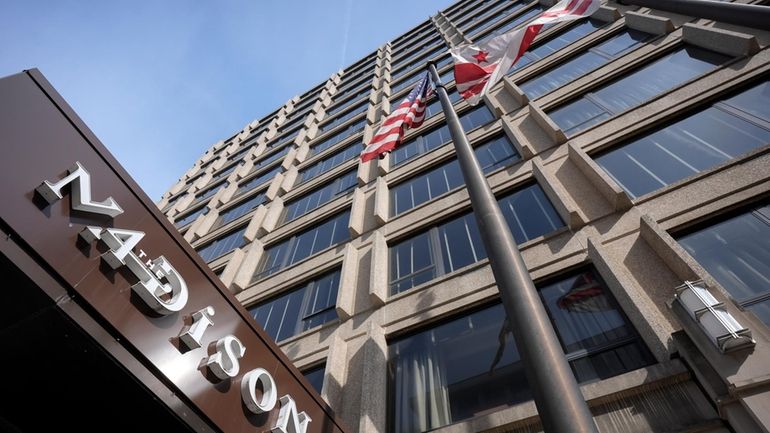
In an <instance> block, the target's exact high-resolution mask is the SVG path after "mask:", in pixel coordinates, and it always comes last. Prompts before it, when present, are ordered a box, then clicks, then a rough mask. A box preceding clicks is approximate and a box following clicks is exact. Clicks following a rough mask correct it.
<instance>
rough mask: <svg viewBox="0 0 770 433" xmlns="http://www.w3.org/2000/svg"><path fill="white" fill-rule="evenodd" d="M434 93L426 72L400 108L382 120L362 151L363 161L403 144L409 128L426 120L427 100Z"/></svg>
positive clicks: (417, 125)
mask: <svg viewBox="0 0 770 433" xmlns="http://www.w3.org/2000/svg"><path fill="white" fill-rule="evenodd" d="M432 94H433V86H432V85H431V82H430V78H429V77H428V73H427V72H426V73H425V76H424V77H423V78H422V80H420V82H419V83H417V85H416V86H415V87H414V89H412V91H411V92H409V95H407V96H406V99H404V100H403V101H402V102H401V103H400V104H399V105H398V108H396V109H395V110H393V112H392V113H390V116H388V117H386V118H385V120H383V121H382V125H380V129H378V130H377V132H376V133H375V134H374V137H372V140H371V141H370V142H369V145H368V146H366V149H364V151H363V152H361V161H363V162H366V161H369V160H370V159H374V158H375V157H377V156H379V155H382V154H383V153H386V152H390V151H391V150H393V149H395V148H396V146H398V145H399V144H401V139H402V138H403V137H404V131H405V130H406V129H407V128H417V127H419V126H420V125H422V121H423V120H425V105H426V101H427V100H428V99H430V96H431V95H432Z"/></svg>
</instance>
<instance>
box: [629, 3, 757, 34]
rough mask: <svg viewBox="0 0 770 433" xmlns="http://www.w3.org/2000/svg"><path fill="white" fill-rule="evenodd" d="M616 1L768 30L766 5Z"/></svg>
mask: <svg viewBox="0 0 770 433" xmlns="http://www.w3.org/2000/svg"><path fill="white" fill-rule="evenodd" d="M618 2H619V3H620V4H624V5H636V6H642V7H648V8H652V9H658V10H662V11H668V12H674V13H678V14H682V15H689V16H691V17H698V18H706V19H710V20H716V21H719V22H722V23H730V24H737V25H740V26H746V27H753V28H756V29H763V30H770V7H768V6H762V5H750V4H744V3H730V2H718V1H709V0H619V1H618Z"/></svg>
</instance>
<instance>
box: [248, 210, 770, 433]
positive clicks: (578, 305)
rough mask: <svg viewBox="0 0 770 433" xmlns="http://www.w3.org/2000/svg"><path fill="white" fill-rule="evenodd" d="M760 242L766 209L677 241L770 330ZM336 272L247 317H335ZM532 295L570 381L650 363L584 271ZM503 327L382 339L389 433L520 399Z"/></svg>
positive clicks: (766, 251)
mask: <svg viewBox="0 0 770 433" xmlns="http://www.w3.org/2000/svg"><path fill="white" fill-rule="evenodd" d="M769 239H770V205H761V206H758V207H756V208H753V209H751V210H750V211H748V212H744V213H742V214H739V215H737V216H733V217H731V218H729V219H727V220H725V221H722V222H719V223H717V224H714V225H712V226H710V227H707V228H705V229H701V230H698V231H696V232H694V233H691V234H688V235H685V236H681V237H679V239H678V240H679V242H680V243H681V244H682V245H683V246H684V247H685V249H687V251H688V252H689V253H690V254H691V255H693V257H695V258H696V260H698V261H699V263H701V264H702V265H703V266H704V267H705V268H706V269H707V271H709V273H711V274H712V276H714V277H715V278H716V279H717V280H718V281H719V282H720V284H721V285H722V286H724V287H725V288H726V289H727V290H728V291H730V293H731V295H732V296H733V297H735V298H736V300H738V302H739V303H741V305H744V306H745V307H746V308H748V309H749V310H750V311H752V312H754V313H755V314H757V316H758V317H759V318H761V319H762V320H763V321H764V322H765V323H768V324H770V302H768V301H770V289H768V287H770V284H769V283H770V266H768V265H767V264H768V263H770V241H768V240H769ZM339 272H340V271H339V269H337V270H334V271H332V272H331V273H328V274H325V275H322V276H320V277H318V278H316V279H314V280H312V281H310V282H308V283H305V284H303V285H302V286H300V287H299V288H295V289H292V290H290V291H289V292H287V293H285V294H282V295H279V296H278V297H276V298H274V299H271V300H269V301H267V302H265V303H262V304H260V305H258V306H256V307H253V308H251V310H250V311H251V313H252V315H253V316H254V317H255V319H256V320H257V322H258V323H260V324H261V325H262V326H263V327H264V328H265V329H266V330H267V332H268V334H270V335H271V336H273V337H274V338H275V339H276V340H278V341H281V340H284V339H286V338H289V337H291V336H293V335H297V334H299V333H301V332H303V331H305V330H308V329H312V328H314V327H316V326H320V325H321V324H323V323H328V322H330V321H333V320H336V319H337V315H336V312H335V311H334V304H335V301H336V298H337V294H338V291H339V281H340V274H339ZM537 291H538V295H539V297H540V300H541V302H542V303H543V305H544V306H545V308H546V311H547V312H548V316H549V317H550V319H551V322H552V324H553V325H554V329H555V331H556V333H557V336H558V338H559V341H560V343H561V345H562V348H563V350H564V353H565V355H566V357H567V359H568V361H569V364H570V366H571V368H572V371H573V373H574V374H575V377H576V379H577V380H578V382H580V383H587V382H592V381H596V380H601V379H605V378H608V377H612V376H615V375H618V374H622V373H624V372H627V371H632V370H635V369H638V368H641V367H644V366H646V365H650V364H652V363H654V358H653V357H652V355H651V354H650V352H649V350H648V349H647V348H646V347H645V345H644V344H643V342H642V341H641V339H640V338H639V336H638V334H637V332H636V331H635V330H634V328H633V327H632V326H631V324H630V323H629V320H628V318H627V317H626V315H625V314H624V312H623V311H622V310H621V308H620V307H619V306H618V304H617V301H615V299H614V297H613V296H612V294H611V293H610V291H609V290H608V289H607V287H606V284H605V283H604V282H603V281H602V279H601V278H600V276H599V275H598V274H597V272H596V271H595V270H593V269H592V268H587V269H581V270H578V271H576V272H573V273H570V274H568V275H567V276H564V277H560V278H558V279H555V280H553V281H551V282H546V283H543V284H538V285H537ZM503 323H505V312H504V310H503V308H502V305H501V304H499V303H495V304H493V305H491V306H486V307H483V308H481V309H478V310H476V311H472V312H470V313H464V314H462V315H460V316H459V317H454V318H451V319H449V320H446V321H444V322H442V323H439V324H438V325H434V326H431V327H430V328H428V329H422V330H419V331H417V332H414V333H412V334H411V335H407V336H404V337H399V338H397V339H391V340H389V342H388V370H387V371H388V406H389V410H388V413H389V414H390V416H389V422H390V427H389V430H392V431H396V432H423V431H427V430H430V429H434V428H438V427H442V426H444V425H447V424H450V423H453V422H457V421H460V420H464V419H468V418H471V417H474V416H476V415H479V414H482V413H486V412H489V411H490V410H499V409H500V408H502V407H507V406H511V405H514V404H518V403H521V402H524V401H527V400H530V399H531V398H532V393H531V390H530V387H529V384H528V382H527V379H526V375H525V373H524V370H523V366H522V364H521V358H520V355H519V353H518V351H517V349H516V344H515V341H513V339H512V337H510V335H507V336H506V337H503V338H502V340H501V338H500V335H502V334H501V325H502V324H503ZM315 372H316V373H318V372H317V370H316V371H315ZM321 376H322V373H321ZM316 379H317V381H318V382H319V383H322V382H323V379H322V377H321V379H320V380H319V379H318V378H317V377H316ZM482 397H483V398H482Z"/></svg>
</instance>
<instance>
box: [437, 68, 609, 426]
mask: <svg viewBox="0 0 770 433" xmlns="http://www.w3.org/2000/svg"><path fill="white" fill-rule="evenodd" d="M428 69H429V71H430V74H431V77H432V79H433V82H434V84H435V85H436V91H437V93H438V97H439V99H440V100H441V107H442V108H443V109H444V115H445V116H446V122H447V125H448V126H449V132H450V133H451V135H452V142H453V143H454V145H455V149H456V151H457V159H458V160H459V161H460V167H461V168H462V173H463V177H464V178H465V184H466V186H467V187H468V193H469V195H470V199H471V205H472V206H473V212H474V214H475V215H476V223H477V224H478V226H479V231H480V232H481V239H482V241H483V242H484V248H485V249H486V251H487V254H488V256H489V263H490V265H491V266H492V273H493V274H494V277H495V281H496V282H497V287H498V289H499V290H500V297H501V298H502V301H503V306H504V308H505V314H506V315H507V316H508V323H509V324H510V326H511V328H512V329H511V331H512V332H513V335H514V337H515V338H516V347H517V348H518V350H519V354H520V356H521V360H522V362H523V363H524V370H525V371H526V374H527V379H528V380H529V384H530V386H531V387H532V391H533V394H534V396H535V405H536V406H537V410H538V413H539V414H540V421H541V422H542V423H543V429H544V430H545V432H546V433H567V432H574V433H598V432H597V430H596V425H595V424H594V421H593V418H592V416H591V412H590V411H589V409H588V405H587V404H586V402H585V400H584V399H583V395H582V393H581V392H580V388H579V387H578V384H577V381H576V380H575V376H574V375H573V374H572V370H571V369H570V366H569V364H568V363H567V359H566V357H565V356H564V351H563V350H562V348H561V344H559V340H558V338H557V337H556V333H555V331H554V330H553V326H552V325H551V321H550V320H549V319H548V314H547V313H546V311H545V307H543V304H542V303H541V302H540V298H539V296H538V293H537V290H536V289H535V285H534V283H532V279H531V278H530V277H529V272H528V271H527V267H526V265H525V264H524V261H523V260H522V258H521V254H519V249H518V247H517V245H516V242H515V241H514V240H513V236H512V235H511V231H510V229H509V228H508V224H507V223H506V222H505V218H504V217H503V213H502V212H501V211H500V207H499V206H498V205H497V200H496V199H495V196H494V195H493V194H492V190H491V189H490V188H489V184H488V183H487V179H486V177H485V176H484V173H483V172H482V171H481V167H480V166H479V163H478V161H477V160H476V157H475V155H474V154H473V149H472V148H471V145H470V143H468V138H467V137H466V136H465V131H463V129H462V126H461V125H460V120H459V119H458V117H457V113H455V111H454V109H453V107H452V103H451V102H450V100H449V96H448V95H447V92H446V89H445V88H444V85H443V84H442V83H441V81H440V79H439V75H438V72H437V71H436V66H435V65H434V64H433V63H429V64H428Z"/></svg>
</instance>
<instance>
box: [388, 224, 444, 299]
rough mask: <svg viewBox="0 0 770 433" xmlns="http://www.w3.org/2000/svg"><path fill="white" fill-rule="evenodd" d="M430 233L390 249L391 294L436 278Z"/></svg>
mask: <svg viewBox="0 0 770 433" xmlns="http://www.w3.org/2000/svg"><path fill="white" fill-rule="evenodd" d="M432 256H433V254H432V248H431V245H430V234H429V232H425V233H422V234H420V235H418V236H415V237H413V238H411V239H408V240H406V241H403V242H401V243H399V244H397V245H395V246H393V247H391V248H390V281H391V286H390V290H391V294H392V295H395V294H396V293H400V292H402V291H404V290H406V289H409V288H411V287H414V286H416V285H418V284H422V283H424V282H426V281H430V280H432V279H433V278H434V277H435V276H436V271H435V268H436V266H435V263H434V261H433V257H432Z"/></svg>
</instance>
